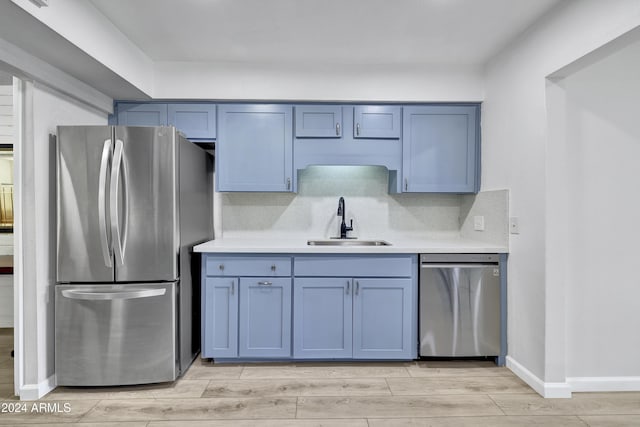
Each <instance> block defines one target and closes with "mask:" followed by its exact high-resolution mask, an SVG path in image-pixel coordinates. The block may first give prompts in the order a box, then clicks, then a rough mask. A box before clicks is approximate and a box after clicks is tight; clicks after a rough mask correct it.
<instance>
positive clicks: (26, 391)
mask: <svg viewBox="0 0 640 427" xmlns="http://www.w3.org/2000/svg"><path fill="white" fill-rule="evenodd" d="M54 388H56V376H55V374H54V375H51V376H50V377H49V378H47V379H46V380H44V381H40V382H39V383H38V384H25V385H24V386H22V388H21V389H20V400H38V399H40V398H41V397H43V396H44V395H45V394H47V393H49V392H50V391H52V390H53V389H54Z"/></svg>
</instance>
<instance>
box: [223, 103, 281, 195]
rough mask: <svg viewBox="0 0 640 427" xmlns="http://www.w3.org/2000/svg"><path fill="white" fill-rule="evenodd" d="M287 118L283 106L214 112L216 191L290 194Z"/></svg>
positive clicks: (234, 107) (240, 106)
mask: <svg viewBox="0 0 640 427" xmlns="http://www.w3.org/2000/svg"><path fill="white" fill-rule="evenodd" d="M291 115H292V107H290V106H285V105H243V104H238V105H221V106H220V107H219V108H218V126H219V127H218V141H217V144H216V174H217V179H216V185H217V190H218V191H282V192H287V191H291V188H292V170H293V156H292V134H293V128H292V119H291Z"/></svg>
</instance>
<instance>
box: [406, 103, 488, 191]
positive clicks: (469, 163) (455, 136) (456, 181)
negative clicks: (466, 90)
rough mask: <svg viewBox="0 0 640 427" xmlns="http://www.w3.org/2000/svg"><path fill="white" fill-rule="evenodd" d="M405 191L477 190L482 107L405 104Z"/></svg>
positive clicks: (478, 186)
mask: <svg viewBox="0 0 640 427" xmlns="http://www.w3.org/2000/svg"><path fill="white" fill-rule="evenodd" d="M402 123H403V131H402V132H403V135H402V138H403V148H402V178H403V179H402V190H403V191H404V192H426V193H431V192H433V193H477V192H478V191H479V189H480V179H479V172H480V164H479V159H480V156H479V153H480V143H479V106H475V105H472V106H467V105H460V106H442V105H438V106H415V107H404V111H403V120H402Z"/></svg>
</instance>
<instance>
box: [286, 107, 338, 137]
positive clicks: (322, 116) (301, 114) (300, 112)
mask: <svg viewBox="0 0 640 427" xmlns="http://www.w3.org/2000/svg"><path fill="white" fill-rule="evenodd" d="M295 110H296V121H295V123H296V138H340V137H341V136H342V107H340V106H338V105H298V106H296V108H295Z"/></svg>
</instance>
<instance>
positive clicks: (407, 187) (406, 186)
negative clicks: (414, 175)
mask: <svg viewBox="0 0 640 427" xmlns="http://www.w3.org/2000/svg"><path fill="white" fill-rule="evenodd" d="M408 190H409V180H408V179H407V178H405V179H404V191H408Z"/></svg>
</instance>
